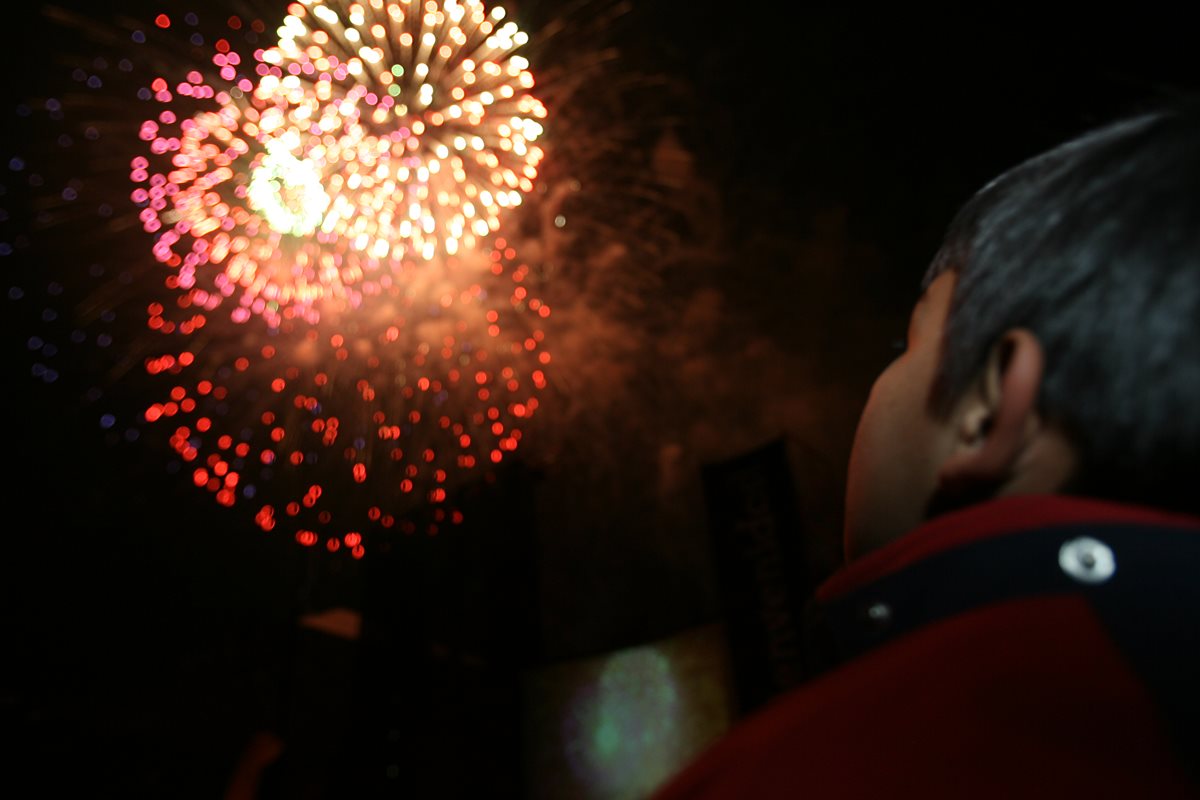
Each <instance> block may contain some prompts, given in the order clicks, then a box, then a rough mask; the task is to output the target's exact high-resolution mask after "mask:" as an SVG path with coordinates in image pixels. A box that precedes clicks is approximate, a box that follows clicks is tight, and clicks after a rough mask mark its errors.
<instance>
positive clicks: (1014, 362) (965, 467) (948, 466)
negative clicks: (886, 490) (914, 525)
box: [938, 328, 1044, 495]
mask: <svg viewBox="0 0 1200 800" xmlns="http://www.w3.org/2000/svg"><path fill="white" fill-rule="evenodd" d="M1043 365H1044V356H1043V353H1042V346H1041V343H1040V342H1038V340H1037V337H1036V336H1034V335H1033V333H1032V332H1030V331H1028V330H1025V329H1023V328H1016V329H1013V330H1010V331H1007V332H1006V333H1005V334H1004V335H1003V336H1002V337H1001V338H1000V340H999V341H998V342H997V343H996V344H995V345H994V346H993V347H992V350H991V352H990V353H989V354H988V360H987V363H986V364H985V366H984V369H983V372H982V373H981V374H980V376H979V379H978V380H977V381H976V383H975V385H974V386H973V387H972V389H971V390H970V391H969V392H968V394H967V397H966V398H965V399H964V401H963V404H962V406H961V407H960V409H959V411H958V412H957V419H956V421H955V431H956V440H955V443H954V447H953V450H952V452H951V453H950V455H949V456H948V457H947V458H946V460H945V461H944V462H943V463H942V466H941V469H940V470H939V472H938V490H939V492H946V493H949V494H954V495H958V494H972V495H975V494H978V493H980V492H981V491H982V492H985V493H986V492H987V490H989V489H992V488H996V487H999V486H1001V485H1003V484H1004V483H1005V482H1006V481H1007V480H1008V479H1009V478H1010V477H1011V475H1012V474H1013V473H1014V472H1015V470H1016V469H1017V467H1018V465H1019V461H1020V456H1021V454H1022V453H1023V452H1024V450H1025V448H1026V447H1027V446H1028V444H1029V441H1030V438H1031V435H1032V433H1033V432H1035V431H1036V428H1037V423H1038V417H1037V396H1038V391H1039V389H1040V388H1041V382H1042V369H1043Z"/></svg>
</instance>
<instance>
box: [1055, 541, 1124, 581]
mask: <svg viewBox="0 0 1200 800" xmlns="http://www.w3.org/2000/svg"><path fill="white" fill-rule="evenodd" d="M1058 566H1059V567H1061V568H1062V571H1063V572H1065V573H1067V575H1069V576H1071V577H1072V578H1074V579H1075V580H1077V581H1079V582H1080V583H1104V582H1105V581H1106V580H1108V579H1109V578H1111V577H1112V576H1113V573H1114V572H1116V571H1117V559H1116V556H1114V555H1113V551H1112V548H1110V547H1109V546H1108V545H1106V544H1105V543H1104V542H1102V541H1100V540H1098V539H1093V538H1091V537H1090V536H1080V537H1079V538H1078V539H1071V540H1070V541H1067V542H1063V546H1062V547H1060V548H1059V549H1058Z"/></svg>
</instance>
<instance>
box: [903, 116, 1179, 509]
mask: <svg viewBox="0 0 1200 800" xmlns="http://www.w3.org/2000/svg"><path fill="white" fill-rule="evenodd" d="M946 270H954V271H956V272H957V273H958V280H957V283H956V286H955V289H954V295H953V298H952V300H951V305H950V311H949V317H948V319H947V321H946V327H945V333H944V339H943V342H942V350H941V361H940V364H939V366H938V372H937V375H936V378H935V380H934V384H933V389H932V392H931V395H930V397H929V408H930V410H931V411H932V412H933V413H934V414H936V415H938V416H940V417H942V418H945V417H946V416H947V415H948V414H949V413H950V411H951V409H952V408H953V407H954V404H955V403H956V402H957V401H958V400H959V399H960V398H961V397H962V395H963V393H964V392H965V391H966V389H967V387H968V386H969V385H970V383H971V381H972V380H973V379H974V378H975V376H977V375H978V373H979V370H980V369H981V368H982V367H983V364H984V363H985V361H986V359H987V356H988V352H989V350H990V349H991V347H992V346H993V345H994V344H995V343H996V342H997V341H998V339H999V338H1000V336H1001V335H1002V334H1003V333H1004V331H1006V330H1008V329H1010V328H1014V327H1024V328H1028V329H1029V330H1031V331H1032V332H1033V333H1034V334H1035V335H1036V336H1037V337H1038V339H1039V340H1040V342H1041V344H1042V346H1043V348H1044V350H1045V356H1046V365H1045V371H1044V373H1043V383H1042V387H1041V392H1040V395H1039V397H1038V409H1039V411H1040V412H1041V413H1042V414H1043V415H1044V417H1045V418H1047V419H1048V420H1051V421H1053V422H1054V423H1055V424H1057V425H1059V426H1061V428H1062V429H1063V430H1064V432H1065V433H1066V435H1067V436H1068V437H1069V439H1070V440H1071V441H1072V443H1073V444H1074V445H1075V446H1076V448H1077V449H1078V452H1079V456H1080V463H1079V469H1078V470H1077V473H1076V475H1075V476H1074V478H1073V480H1072V481H1071V482H1070V484H1069V485H1068V486H1067V487H1064V489H1063V491H1064V492H1066V493H1070V494H1079V495H1086V496H1093V497H1100V498H1107V499H1112V500H1118V501H1124V502H1132V503H1140V504H1146V505H1153V506H1158V507H1164V508H1168V509H1172V510H1179V511H1187V512H1193V513H1195V512H1198V511H1200V485H1197V482H1198V481H1200V102H1197V101H1196V100H1189V101H1187V102H1184V103H1178V104H1175V105H1173V106H1172V107H1170V108H1167V109H1158V110H1155V111H1153V112H1146V113H1142V114H1139V115H1137V116H1135V117H1130V118H1126V119H1122V120H1120V121H1118V122H1115V123H1112V124H1109V125H1107V126H1105V127H1103V128H1100V129H1098V130H1094V131H1090V132H1088V133H1086V134H1084V135H1082V136H1080V137H1079V138H1076V139H1073V140H1071V141H1069V142H1066V143H1065V144H1062V145H1059V146H1058V147H1055V148H1053V149H1051V150H1049V151H1047V152H1045V153H1043V154H1041V155H1039V156H1036V157H1034V158H1032V159H1030V160H1028V161H1026V162H1024V163H1022V164H1020V165H1018V166H1017V167H1015V168H1013V169H1011V170H1009V171H1008V172H1005V173H1004V174H1003V175H1001V176H1000V177H998V178H996V179H995V180H993V181H992V182H991V183H989V184H988V185H986V186H985V187H984V188H982V189H981V190H979V192H978V193H976V194H975V196H974V197H972V198H971V199H970V200H969V201H968V202H967V204H966V205H965V206H964V207H963V208H962V209H961V210H960V211H959V213H958V214H957V215H956V217H955V218H954V220H953V221H952V222H951V224H950V226H949V229H948V231H947V234H946V237H945V239H944V242H943V245H942V247H941V249H940V250H939V251H938V253H937V255H936V256H935V257H934V259H933V262H932V263H931V264H930V266H929V268H928V270H927V272H926V273H925V277H924V281H923V286H928V285H929V283H930V282H932V281H933V279H934V278H936V277H937V276H938V275H940V274H941V273H942V272H944V271H946Z"/></svg>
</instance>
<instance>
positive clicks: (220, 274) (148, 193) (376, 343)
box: [10, 0, 550, 556]
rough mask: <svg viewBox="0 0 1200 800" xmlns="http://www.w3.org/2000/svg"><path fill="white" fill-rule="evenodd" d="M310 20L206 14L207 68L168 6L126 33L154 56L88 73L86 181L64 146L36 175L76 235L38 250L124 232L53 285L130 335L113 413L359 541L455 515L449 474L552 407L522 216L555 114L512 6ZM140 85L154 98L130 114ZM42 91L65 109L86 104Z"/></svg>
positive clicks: (191, 467)
mask: <svg viewBox="0 0 1200 800" xmlns="http://www.w3.org/2000/svg"><path fill="white" fill-rule="evenodd" d="M288 12H289V13H288V14H287V16H285V17H284V21H283V23H282V25H280V26H279V30H278V40H277V43H276V44H274V45H273V46H270V47H261V46H255V45H256V43H257V38H258V36H257V34H259V33H262V32H263V31H264V29H265V26H263V25H262V24H261V23H258V22H244V21H243V20H242V19H240V18H238V17H231V18H229V21H228V24H227V28H228V29H227V30H225V31H224V32H223V33H222V35H220V36H219V37H216V38H215V41H213V43H212V45H211V47H204V46H203V45H204V42H205V37H204V36H203V35H201V34H200V33H199V32H193V33H192V35H191V37H190V40H189V44H190V45H191V46H190V47H188V48H179V47H177V48H175V49H176V50H178V49H184V50H187V51H189V52H191V53H192V54H193V60H190V61H189V60H188V59H184V58H181V57H180V56H179V54H178V52H172V46H171V45H170V43H169V40H168V38H167V37H169V36H171V35H172V34H174V35H178V30H177V28H178V26H176V30H175V31H173V30H172V23H171V21H170V20H169V19H168V18H167V16H166V15H160V16H159V17H158V19H157V21H156V26H157V28H158V30H157V31H156V30H154V29H153V28H151V29H149V34H148V33H147V31H145V30H142V29H141V28H138V27H136V26H135V25H133V26H130V27H132V28H133V29H132V30H131V31H130V32H129V36H130V38H131V39H132V40H133V41H134V42H135V43H136V44H138V45H141V46H142V47H144V48H145V49H146V50H147V51H148V52H149V54H150V56H149V57H147V58H145V59H144V60H145V61H147V62H152V63H153V66H152V67H151V68H150V70H139V69H138V67H137V66H135V62H134V60H133V59H130V58H122V59H120V61H119V62H118V61H117V59H115V58H114V59H111V61H110V60H109V59H101V58H99V57H98V58H97V59H96V60H95V61H94V62H93V65H99V64H100V63H101V62H103V67H104V68H107V67H108V66H109V64H110V63H119V70H120V73H121V74H118V75H106V76H105V77H106V78H117V80H103V79H101V78H99V77H96V76H87V83H86V85H87V88H88V89H89V90H91V91H90V92H89V94H87V95H85V97H86V100H78V101H76V102H75V106H77V108H78V109H80V110H81V111H82V113H81V114H80V116H86V122H85V125H84V127H85V128H86V132H87V135H86V136H85V137H83V138H85V139H86V140H87V143H88V147H87V148H86V153H87V154H86V156H84V158H83V159H82V160H69V159H68V160H66V161H65V162H64V164H65V165H66V167H67V173H70V171H71V170H72V169H75V170H77V172H76V173H75V174H61V166H63V165H60V164H53V163H51V162H52V161H53V159H47V161H46V163H45V165H44V166H43V171H39V172H37V173H36V174H31V175H30V176H29V179H28V183H29V185H30V186H31V187H35V188H36V189H38V190H40V194H41V195H42V197H52V198H53V199H52V201H51V202H48V203H47V202H45V201H44V200H39V202H38V203H34V205H39V204H40V205H41V208H40V209H38V210H36V211H35V212H33V213H34V216H35V218H36V219H35V220H34V222H35V223H36V224H35V225H33V227H41V228H43V229H45V230H47V231H51V232H53V233H54V234H56V235H55V236H51V237H47V240H43V241H42V242H41V243H40V244H39V248H40V249H36V248H35V252H36V253H38V254H40V257H39V258H35V259H34V261H35V262H36V263H37V265H39V266H45V264H46V263H48V262H49V261H51V260H60V259H50V258H47V257H48V256H49V255H50V254H51V253H52V252H53V250H54V248H55V247H56V246H59V247H63V246H66V245H64V244H63V242H62V241H51V240H56V239H57V240H61V239H62V238H64V237H62V234H63V232H65V231H67V230H70V231H72V232H78V233H81V234H83V235H84V236H88V237H91V238H92V241H97V242H98V241H103V242H104V243H105V244H106V245H108V246H109V247H108V248H102V249H108V250H109V252H110V255H111V259H110V260H109V261H108V262H107V263H106V261H105V260H104V259H102V258H101V259H98V260H97V261H95V262H93V263H91V264H89V265H88V266H87V274H86V281H85V280H83V279H84V278H85V276H82V275H79V274H74V275H71V276H66V279H65V280H58V279H56V278H52V279H51V280H50V281H49V284H48V286H49V287H50V288H48V289H47V293H48V294H51V295H54V296H55V298H58V302H59V303H66V304H68V305H71V308H70V314H69V316H70V318H71V322H72V324H73V325H75V326H76V327H74V328H73V329H72V330H70V332H69V333H66V332H60V335H64V336H66V337H67V338H69V339H70V341H71V342H74V343H88V342H92V343H95V344H97V345H99V346H100V347H101V348H105V349H106V350H109V351H110V352H111V350H115V349H118V348H119V350H120V352H119V354H114V355H113V356H112V357H111V358H109V359H108V360H107V361H105V364H106V366H104V367H103V368H102V369H101V372H102V373H103V374H102V375H101V376H100V377H99V381H100V383H101V385H102V387H103V388H102V389H101V388H99V387H93V389H92V390H91V391H89V392H88V402H89V403H90V404H92V405H93V406H94V405H95V403H96V402H97V400H98V398H99V397H101V396H103V397H106V398H107V402H108V404H109V405H110V407H111V408H110V409H109V411H107V412H106V413H103V414H99V416H100V422H101V425H102V427H105V428H110V429H113V430H119V429H121V428H124V429H125V437H124V438H126V439H135V438H142V437H141V434H142V433H143V432H145V431H153V432H154V434H155V435H156V436H157V438H158V439H159V440H161V441H162V442H163V444H164V445H165V446H166V447H168V448H169V452H171V454H172V462H171V463H172V464H174V465H175V468H176V469H178V470H179V471H180V472H181V473H182V474H183V475H184V476H186V477H187V479H188V480H189V481H190V482H192V483H194V484H195V485H196V487H198V489H199V490H200V491H204V492H207V493H208V494H210V495H211V496H212V497H213V499H214V500H215V501H216V502H217V503H219V504H221V505H224V506H231V507H238V508H243V509H245V511H246V512H247V513H248V514H249V515H250V516H251V517H252V518H253V520H254V523H255V524H257V526H258V527H260V528H262V529H263V530H266V531H272V532H279V531H283V532H285V533H286V534H288V535H290V536H293V537H294V538H295V539H296V540H297V541H299V542H300V543H301V544H304V545H321V546H323V547H324V548H326V549H328V550H330V551H348V552H351V553H353V554H354V555H356V556H361V555H362V554H363V552H364V551H365V550H364V548H365V546H366V543H367V542H368V540H369V539H370V537H371V535H372V534H373V533H376V532H382V531H386V530H387V529H390V528H393V527H396V528H399V529H401V530H405V531H410V532H411V531H413V530H416V529H418V528H423V529H424V530H426V531H427V532H430V533H434V532H437V531H438V529H439V528H440V527H441V526H442V525H444V524H446V523H453V522H456V521H458V520H459V519H461V512H459V511H458V510H457V509H456V508H455V506H454V503H453V498H452V495H453V493H454V491H455V489H456V488H458V487H461V486H462V485H463V484H464V483H465V482H469V481H474V480H479V479H481V478H483V477H485V476H486V475H487V474H488V472H489V470H490V469H492V468H494V467H495V466H496V465H497V464H499V463H500V462H501V461H502V460H503V459H505V458H506V457H508V456H509V455H510V454H511V453H512V452H513V451H515V450H516V449H517V448H518V446H519V443H520V442H521V439H522V435H523V432H524V431H523V428H524V426H525V425H526V423H527V421H528V420H529V418H530V417H532V416H533V414H534V413H535V411H537V409H538V407H539V398H538V395H539V393H540V392H541V390H542V389H543V388H545V386H546V381H547V379H546V375H545V372H544V370H545V369H546V365H547V364H548V363H549V361H550V355H549V352H548V351H547V350H546V347H545V342H544V339H545V334H544V332H543V327H542V325H543V320H544V319H545V318H546V317H548V316H549V313H550V309H549V307H548V306H547V305H545V304H544V303H543V302H541V301H540V300H539V299H538V298H537V297H535V296H533V294H532V293H531V292H530V288H529V281H527V280H526V278H527V276H528V275H529V273H530V268H529V266H527V265H526V264H525V263H524V262H523V261H522V260H521V259H520V258H519V256H518V254H517V252H516V250H515V249H514V248H513V246H512V244H511V242H510V240H509V239H506V238H505V236H504V232H503V231H502V230H501V227H502V226H501V220H502V216H503V214H502V212H504V211H505V210H506V209H511V208H513V207H515V206H517V205H518V204H519V203H520V202H521V195H522V193H523V192H526V191H529V190H530V189H531V188H532V186H533V179H534V178H535V177H536V175H537V164H538V162H539V161H540V160H541V158H542V151H541V150H540V148H538V147H537V146H535V145H534V144H533V142H534V140H535V139H537V137H538V136H539V135H540V134H541V133H542V127H541V120H542V119H544V117H545V116H546V111H545V108H544V107H543V106H542V105H541V103H540V102H539V101H538V100H536V99H535V98H534V97H533V96H532V95H531V94H530V93H529V89H531V88H532V86H533V78H532V76H531V74H530V72H529V70H528V66H529V65H528V63H527V62H526V61H525V60H524V59H523V58H521V57H520V56H518V55H515V54H514V53H513V51H514V50H516V49H517V48H519V47H520V45H521V44H523V43H524V41H525V35H524V34H523V33H522V32H521V31H519V30H518V29H517V27H516V25H515V24H513V23H510V22H502V20H503V16H504V12H503V10H502V9H500V8H498V7H497V8H494V9H493V10H492V11H491V12H490V13H485V12H484V9H483V7H482V6H481V5H480V4H479V3H477V2H461V3H460V2H454V1H453V0H447V1H446V2H444V3H435V2H426V3H424V4H416V3H411V2H403V0H400V1H398V2H394V3H389V4H384V3H382V2H375V3H364V4H357V3H352V4H320V3H315V2H310V3H304V4H300V3H295V4H293V5H291V6H290V7H289V9H288ZM188 16H189V19H190V20H191V21H192V22H191V24H192V25H193V27H195V22H194V20H195V16H194V15H188ZM90 30H91V32H92V33H93V34H95V29H94V28H93V29H90ZM238 34H241V35H240V36H239V35H238ZM99 38H105V37H103V36H101V37H99ZM107 38H108V39H109V40H112V41H119V37H118V36H116V35H113V34H111V33H109V34H108V35H107ZM158 40H162V42H163V43H162V44H159V45H158V46H157V49H155V45H156V41H158ZM126 47H127V45H126ZM203 50H207V54H206V55H204V56H203V58H195V55H196V54H197V53H198V52H200V51H203ZM154 62H157V63H154ZM97 71H99V67H97ZM147 72H149V73H150V74H147ZM93 77H94V78H95V79H94V80H93V79H92V78H93ZM131 83H133V84H134V85H136V89H132V90H131V87H130V84H131ZM124 91H131V93H132V94H135V95H136V97H137V98H138V101H139V103H140V104H141V107H142V108H144V109H147V110H146V111H143V112H141V115H140V118H141V119H142V121H141V122H140V124H137V125H135V126H132V128H131V126H129V125H128V124H127V120H128V114H129V110H128V98H126V97H124V96H122V95H121V94H118V93H119V92H124ZM39 105H41V106H42V107H44V109H45V110H46V113H47V115H48V116H49V118H50V121H51V122H52V123H53V124H56V125H59V126H61V127H64V128H65V127H67V124H66V123H67V121H66V119H65V117H66V115H67V112H69V111H70V106H67V107H65V108H64V104H63V103H62V102H60V101H59V100H58V99H55V98H54V97H48V98H46V99H45V100H43V101H41V102H40V103H39ZM21 108H22V109H23V110H24V112H25V115H26V116H31V111H30V106H29V105H22V106H21ZM99 110H104V111H106V112H107V113H108V114H109V116H108V117H107V118H102V117H103V116H104V115H103V114H101V113H99ZM63 136H68V134H65V133H64V134H63ZM59 141H60V143H61V141H62V136H60V137H59ZM74 152H79V151H78V150H76V151H74ZM122 161H123V163H124V164H125V165H126V166H125V168H124V169H113V170H110V171H107V172H106V171H104V170H102V169H100V168H99V166H98V165H102V164H109V163H113V162H116V163H121V162H122ZM15 163H16V162H15V161H14V162H10V169H14V170H16V167H14V166H13V164H15ZM20 168H21V170H24V169H25V164H24V162H23V161H22V163H21V165H20ZM56 169H59V170H60V171H59V172H57V173H56V172H55V170H56ZM52 173H53V174H54V177H48V176H49V175H50V174H52ZM114 173H120V174H121V176H122V177H121V179H122V180H124V181H125V186H126V187H129V186H130V183H129V182H130V181H132V184H133V186H132V189H130V188H126V189H124V190H123V191H122V190H120V189H116V188H115V187H116V186H117V185H118V184H116V183H114V182H113V181H112V177H113V174H114ZM35 178H36V180H35ZM57 183H62V184H64V185H65V188H64V189H63V190H62V191H61V192H59V193H58V194H57V195H53V194H52V193H51V192H50V191H46V189H45V188H44V187H46V186H47V184H57ZM114 193H115V194H116V195H117V196H115V197H114V196H113V195H114ZM120 194H124V197H120V196H119V195H120ZM85 199H91V200H96V199H101V200H102V202H100V203H99V204H98V206H97V208H98V212H97V213H98V216H96V215H90V214H87V213H84V212H82V211H81V208H80V206H81V203H82V202H83V201H84V200H85ZM131 206H132V212H131V213H122V212H121V209H122V208H130V207H131ZM131 221H134V222H133V225H131V224H130V222H131ZM131 227H138V228H141V229H142V230H143V231H144V234H142V235H140V236H138V235H137V231H136V230H130V228H131ZM146 235H148V237H149V238H148V239H147V238H146ZM15 238H16V239H19V240H24V239H27V238H28V237H27V236H25V234H19V235H18V236H17V237H15ZM138 250H140V251H141V253H142V255H140V256H138V255H135V253H136V252H137V251H138ZM69 259H70V256H69V255H67V256H66V257H65V258H62V259H61V261H63V262H66V261H68V260H69ZM118 265H119V266H118ZM74 268H75V270H76V272H78V265H75V267H74ZM84 282H86V283H88V284H89V285H90V288H87V289H81V288H79V286H80V285H82V284H83V283H84ZM64 284H66V287H67V289H66V291H65V294H66V297H62V295H63V294H64V288H63V287H64ZM14 291H16V292H17V293H18V294H19V293H20V291H19V290H14ZM10 296H15V295H13V294H11V293H10ZM72 301H73V302H72ZM64 316H67V315H64ZM130 317H140V319H141V322H140V323H139V324H138V325H137V326H136V328H134V329H132V330H131V329H130V328H129V327H128V322H127V320H128V319H129V318H130ZM46 321H47V320H46V318H45V317H43V322H46ZM36 338H38V341H39V347H40V346H41V344H44V343H45V342H49V339H50V338H51V334H50V333H47V335H46V336H44V337H36ZM114 343H115V347H113V345H114ZM54 347H55V346H54V345H52V344H51V345H50V346H49V347H46V348H44V353H46V354H52V349H54ZM110 348H111V349H110ZM39 367H40V372H39ZM35 372H36V373H38V374H40V375H42V376H43V377H44V378H46V376H48V375H51V374H53V375H57V372H56V371H55V370H53V369H50V368H48V367H45V366H44V365H39V366H35ZM93 413H94V412H93ZM418 520H419V522H417V521H418Z"/></svg>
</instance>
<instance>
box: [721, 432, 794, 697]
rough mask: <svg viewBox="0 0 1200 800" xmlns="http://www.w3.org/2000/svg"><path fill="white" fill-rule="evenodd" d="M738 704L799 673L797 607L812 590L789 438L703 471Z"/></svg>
mask: <svg viewBox="0 0 1200 800" xmlns="http://www.w3.org/2000/svg"><path fill="white" fill-rule="evenodd" d="M702 477H703V482H704V494H705V500H706V503H707V507H708V513H709V521H710V530H711V533H712V537H713V549H714V553H715V556H716V566H717V573H718V578H719V580H720V584H721V596H722V601H723V603H724V608H725V623H726V632H727V636H728V640H729V649H730V661H731V664H732V666H733V673H734V674H733V677H734V683H735V685H736V687H737V695H738V709H739V712H740V713H741V714H746V713H748V712H750V711H753V710H754V709H756V708H758V707H759V706H761V705H762V704H763V703H765V702H766V701H768V700H769V699H771V698H772V697H774V696H775V695H777V694H779V693H781V692H783V691H786V690H787V689H789V688H791V687H792V686H795V685H797V684H799V683H800V682H801V681H802V680H803V679H804V676H805V653H804V642H803V638H802V633H803V629H804V628H803V619H804V617H803V610H804V605H805V603H806V601H807V600H808V597H809V595H810V594H811V591H812V587H811V586H810V585H809V583H810V580H809V577H808V569H807V565H806V563H805V556H804V553H805V551H804V542H803V538H802V537H803V536H804V530H803V528H802V526H801V520H800V509H799V504H798V500H797V497H796V491H795V486H794V484H793V483H792V470H791V466H790V464H789V461H788V452H787V442H786V440H784V439H782V438H780V439H776V440H774V441H772V442H769V443H767V444H765V445H763V446H762V447H759V448H758V449H756V450H753V451H751V452H749V453H746V454H744V455H742V456H739V457H736V458H733V459H730V460H727V461H723V462H720V463H715V464H709V465H706V466H705V467H704V468H703V474H702Z"/></svg>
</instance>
